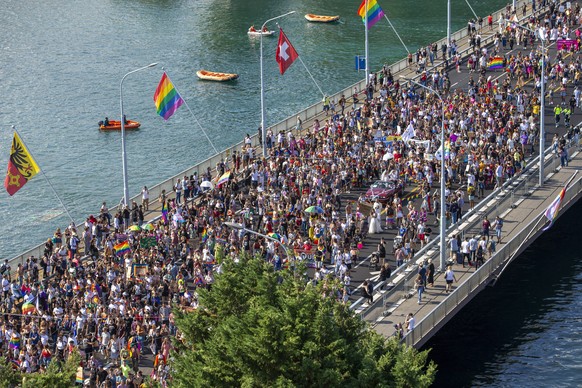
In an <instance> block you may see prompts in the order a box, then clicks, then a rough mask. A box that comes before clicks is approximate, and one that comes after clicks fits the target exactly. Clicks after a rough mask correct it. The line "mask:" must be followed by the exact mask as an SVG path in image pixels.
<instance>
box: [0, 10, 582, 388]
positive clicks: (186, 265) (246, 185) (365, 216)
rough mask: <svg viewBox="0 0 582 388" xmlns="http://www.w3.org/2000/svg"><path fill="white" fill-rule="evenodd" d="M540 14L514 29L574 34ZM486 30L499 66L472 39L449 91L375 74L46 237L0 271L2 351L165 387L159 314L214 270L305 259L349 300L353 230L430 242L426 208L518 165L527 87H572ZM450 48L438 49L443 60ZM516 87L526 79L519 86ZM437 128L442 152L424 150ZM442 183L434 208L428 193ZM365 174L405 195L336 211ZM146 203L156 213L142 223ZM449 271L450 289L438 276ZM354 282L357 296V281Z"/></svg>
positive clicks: (568, 20)
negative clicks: (291, 126) (148, 369)
mask: <svg viewBox="0 0 582 388" xmlns="http://www.w3.org/2000/svg"><path fill="white" fill-rule="evenodd" d="M550 7H551V12H550V13H549V14H548V15H547V16H542V17H532V18H531V19H530V20H529V23H528V24H527V25H528V28H530V29H531V30H537V29H538V28H539V27H545V28H546V30H547V33H548V36H550V37H551V36H553V35H555V34H554V32H553V31H554V30H557V31H558V32H557V36H560V37H567V38H573V36H576V38H577V39H579V33H578V30H575V29H574V28H573V26H574V25H578V24H580V23H579V19H580V8H579V6H578V4H575V5H574V7H573V8H569V9H566V8H564V10H562V6H561V5H558V4H557V3H552V5H551V6H550ZM511 17H512V15H511V14H508V15H506V17H505V19H506V20H511ZM490 24H491V23H489V22H488V25H490ZM484 28H488V27H487V26H485V27H484ZM478 31H479V30H477V29H476V28H475V29H472V30H471V34H478ZM500 34H501V38H500V39H499V41H502V40H503V35H505V34H508V35H509V36H510V39H511V38H513V39H515V40H516V43H517V44H518V45H523V50H522V51H519V52H518V53H516V54H511V55H509V56H508V57H507V56H505V55H504V47H500V46H499V44H497V42H496V43H495V44H494V45H493V47H492V48H489V49H486V48H484V47H480V45H479V44H475V45H473V50H474V54H473V57H474V58H475V59H474V60H473V61H472V63H471V62H469V64H468V66H469V67H468V69H466V70H465V69H464V68H463V66H462V65H461V64H459V66H456V68H457V69H458V70H459V71H470V72H471V74H472V77H471V79H470V80H469V83H468V84H467V85H463V86H460V87H458V88H451V84H450V81H449V78H448V74H447V71H454V68H453V67H448V68H446V67H444V66H441V67H440V68H436V69H434V70H433V71H432V73H431V75H430V76H426V77H423V76H422V74H423V72H424V71H427V70H426V69H425V68H424V67H423V68H422V69H420V74H421V77H420V81H419V82H421V83H422V85H424V86H426V87H428V88H431V89H434V90H435V91H436V92H438V93H439V95H437V94H435V93H428V92H427V90H426V89H423V88H418V87H415V85H414V84H412V83H402V82H401V81H400V80H398V79H395V77H394V76H393V75H392V74H391V72H390V70H389V69H388V68H386V67H385V68H384V69H382V71H380V72H379V73H377V74H370V77H369V86H368V87H367V88H366V89H365V90H363V91H359V90H355V91H354V94H353V95H352V96H348V97H346V96H342V97H341V98H340V99H338V100H337V101H335V100H333V99H330V98H329V97H326V99H324V113H323V114H322V115H321V116H320V118H318V119H315V120H314V122H313V123H312V124H310V125H309V126H308V127H307V128H303V125H304V124H303V123H302V122H301V121H300V120H298V125H297V127H298V128H296V129H295V130H290V131H286V132H279V133H273V132H272V131H270V130H269V131H268V133H267V136H266V146H267V150H268V154H269V157H268V158H261V157H258V156H257V155H256V153H255V150H254V147H253V145H252V140H251V139H250V137H249V141H248V142H247V141H245V144H246V147H245V148H244V149H243V150H242V151H241V152H234V153H233V154H232V155H230V156H229V157H228V158H226V159H224V160H222V161H221V162H220V163H219V164H218V165H217V166H216V169H215V170H211V169H210V168H209V169H208V171H206V172H205V173H203V174H201V175H200V176H198V175H191V176H184V177H183V178H182V179H180V180H178V181H177V182H176V185H175V186H174V190H173V191H174V192H173V193H166V192H162V194H161V195H160V196H159V198H157V199H152V198H150V196H149V192H148V190H147V188H146V187H144V190H143V191H142V203H141V204H137V203H135V202H134V203H132V204H129V206H128V207H126V208H123V209H121V210H120V211H119V212H117V213H116V214H110V212H109V209H108V208H107V205H106V204H105V203H104V204H103V206H102V207H101V211H100V214H99V215H97V216H90V217H88V218H87V220H86V222H85V224H84V225H82V226H76V225H74V224H71V225H70V226H69V227H68V228H66V229H65V230H64V231H61V230H60V229H59V230H56V231H55V234H54V236H52V238H50V239H49V240H47V242H46V245H45V251H44V255H43V257H30V258H29V259H27V261H26V262H25V263H23V264H19V265H18V267H17V268H10V265H8V263H5V264H4V265H2V267H0V274H1V280H0V282H1V286H2V291H3V294H2V296H3V297H2V304H1V307H0V310H1V313H2V314H3V315H2V320H1V321H0V349H1V351H2V354H3V355H4V356H6V357H7V358H9V359H10V360H11V361H12V362H13V363H14V365H15V367H18V368H19V369H20V370H22V371H24V372H36V371H39V370H40V371H42V370H43V369H44V368H46V367H47V365H48V364H49V363H50V362H51V360H54V359H63V358H64V357H66V356H67V354H68V353H69V352H71V351H73V350H76V349H77V350H80V351H81V352H82V355H83V361H84V367H85V369H86V370H87V371H88V373H89V374H90V379H91V382H92V384H94V385H97V386H101V384H103V386H114V387H119V386H139V384H141V382H142V381H143V376H142V374H141V372H140V371H139V368H138V367H139V363H140V359H141V357H142V355H143V354H144V353H151V354H152V355H153V358H154V366H153V371H152V373H151V377H152V378H153V379H155V380H157V381H159V382H161V383H165V382H166V381H167V380H168V379H169V378H171V374H170V372H171V369H170V366H169V365H168V361H169V359H170V357H171V349H172V341H171V337H174V338H176V340H178V341H179V340H180V333H179V330H177V328H176V326H175V323H174V316H173V312H172V311H173V309H174V308H182V309H185V310H192V309H196V308H197V307H198V299H197V293H196V290H197V289H198V288H206V289H208V290H210V289H211V288H212V285H213V283H214V280H215V276H219V274H220V272H221V265H220V263H221V262H222V261H223V260H227V259H231V260H235V261H237V260H240V257H241V256H242V255H244V254H248V255H260V256H261V257H264V259H265V260H267V261H269V262H271V263H273V266H274V267H275V269H277V270H283V269H284V268H286V267H294V266H295V261H296V260H299V259H300V258H301V259H304V260H307V261H308V264H309V265H311V266H313V267H314V268H315V269H314V277H313V281H314V282H321V283H323V284H324V287H323V288H324V289H325V290H326V291H325V292H326V296H329V297H333V298H337V300H339V301H341V302H342V303H348V301H349V295H350V293H351V292H352V288H351V285H350V283H351V278H350V271H351V269H352V267H353V265H354V263H356V262H357V261H358V260H359V259H360V258H359V257H358V254H359V250H360V249H361V248H362V244H363V243H364V238H365V235H366V234H367V233H368V232H369V233H375V232H380V231H381V230H382V229H383V228H395V229H396V230H397V232H398V233H397V234H398V238H397V239H398V244H394V249H393V252H392V253H393V254H394V258H395V261H396V265H398V266H399V265H402V264H403V263H404V262H406V261H408V260H410V259H411V258H412V257H413V255H414V251H415V250H416V249H418V248H419V247H421V246H422V245H423V244H425V243H426V242H427V241H428V240H429V239H430V232H431V227H430V226H431V225H433V226H434V225H435V222H438V217H436V214H437V209H438V208H439V204H440V201H445V202H446V205H447V224H449V225H451V224H454V223H456V222H459V220H460V219H461V218H462V217H463V212H464V211H465V210H466V209H467V208H468V207H469V208H472V207H473V206H474V205H475V202H476V200H477V199H480V198H483V197H484V195H485V190H486V189H493V188H494V187H499V186H500V185H502V184H503V182H504V181H505V180H506V179H508V178H511V177H513V176H514V175H516V174H519V173H520V171H521V170H522V169H523V168H524V167H525V160H526V157H527V156H528V155H530V154H531V153H532V152H533V148H534V142H535V139H537V137H538V136H537V133H536V132H537V125H536V122H537V121H538V118H539V97H538V95H539V93H538V89H539V87H540V84H541V82H543V81H542V80H546V82H547V83H548V88H547V90H552V85H553V83H555V84H556V85H558V84H559V85H564V90H565V89H566V85H567V84H568V83H572V82H573V83H574V84H576V85H577V83H578V82H579V74H580V71H582V69H580V63H579V61H578V60H577V57H576V56H575V55H572V56H570V55H569V54H570V52H567V51H558V54H557V56H556V57H555V58H549V57H545V61H546V62H545V63H546V66H545V68H546V74H545V75H543V76H542V74H541V66H540V64H541V61H542V60H544V59H542V54H541V53H540V52H539V51H538V50H536V49H535V47H534V45H533V43H534V42H533V40H535V39H538V38H539V37H537V36H535V35H528V34H527V33H524V32H523V31H521V30H520V29H519V28H511V25H510V23H509V22H508V24H507V25H505V24H504V27H503V31H502V32H500ZM475 42H476V41H475ZM577 47H579V46H577ZM430 50H431V52H432V50H433V47H432V46H431V49H430ZM577 52H578V51H577V48H576V49H575V52H574V54H577ZM456 54H457V53H456V52H453V51H450V52H448V51H447V50H445V54H443V55H445V57H447V58H452V57H455V58H457V55H456ZM422 55H423V54H420V55H419V56H418V60H417V62H418V63H420V60H421V59H422ZM497 55H502V56H504V57H506V58H505V71H507V75H508V77H506V78H504V79H502V80H495V81H492V80H491V77H487V75H488V70H487V63H488V60H489V58H490V57H492V56H497ZM483 57H484V58H485V60H482V58H483ZM469 58H471V56H470V57H469ZM455 60H456V61H457V62H456V63H458V62H459V61H460V57H459V58H457V59H455ZM424 66H425V67H426V62H425V65H424ZM473 71H474V73H473ZM528 82H533V84H534V87H533V88H532V89H531V90H529V91H528V89H527V88H525V84H527V83H528ZM579 95H580V93H578V94H577V95H576V94H575V93H573V95H572V98H573V100H574V102H575V103H574V104H573V105H570V104H569V101H570V99H568V96H567V95H566V96H562V95H560V96H557V97H559V98H556V97H555V96H553V95H552V94H551V93H548V96H547V98H548V100H547V101H548V102H555V103H557V104H559V105H561V106H562V104H563V106H568V107H570V108H571V109H572V110H574V109H579V108H580V104H579V102H580V101H579ZM439 96H440V98H442V100H441V99H440V98H439ZM348 101H350V102H351V103H348ZM567 104H568V105H567ZM442 117H444V120H445V121H444V123H443V122H442V121H441V120H442ZM442 127H444V130H445V138H446V140H445V144H444V150H445V151H444V154H441V153H439V152H438V150H439V148H440V146H441V144H440V140H439V139H440V131H441V128H442ZM386 139H391V140H386ZM566 160H567V158H566ZM443 161H444V163H445V176H444V177H441V176H440V163H443ZM441 179H444V180H445V182H446V187H447V190H446V192H445V198H439V194H438V190H434V191H433V189H434V186H435V184H436V183H438V182H439V181H440V180H441ZM374 180H382V181H392V182H395V184H397V185H401V187H403V188H404V189H406V188H407V187H411V186H412V187H415V190H416V192H417V193H418V196H419V197H420V200H419V201H416V202H413V201H411V200H408V201H407V200H406V198H405V197H404V196H403V195H402V194H401V193H397V194H394V195H393V196H392V197H390V198H387V199H385V200H383V201H382V202H380V200H377V201H374V203H370V204H369V205H365V204H362V203H360V202H359V201H355V202H350V201H345V195H344V193H346V192H351V191H354V190H357V189H362V188H364V187H366V185H367V184H368V183H369V182H372V181H374ZM404 192H405V193H406V191H404ZM361 200H362V201H364V198H363V197H362V198H361ZM156 201H157V203H158V204H159V205H161V207H162V214H161V217H160V218H159V219H156V220H154V221H150V222H149V223H146V222H145V218H146V216H147V215H148V212H149V211H151V210H150V207H153V206H152V205H153V204H154V203H156ZM225 222H229V223H231V224H229V225H230V226H228V225H225ZM376 222H377V223H376ZM233 225H234V226H236V225H240V226H241V227H240V228H239V227H233ZM247 230H252V231H256V232H258V233H260V234H263V235H266V236H268V237H269V238H263V237H260V236H257V235H256V234H253V233H249V232H248V231H247ZM487 241H489V240H487ZM479 244H480V243H479V242H477V246H479ZM381 245H382V246H381V247H380V246H379V248H378V251H379V252H381V251H382V249H383V251H384V253H383V254H381V253H379V255H380V257H381V262H380V266H381V267H382V271H383V274H384V277H385V278H386V276H388V277H389V271H390V263H388V260H387V259H386V257H387V256H386V246H385V243H384V242H383V241H382V243H381ZM462 247H463V242H462V241H461V242H460V243H459V247H458V248H459V249H462ZM450 248H451V251H453V250H454V247H453V246H452V245H451V247H450ZM462 253H464V252H462ZM490 254H491V252H490ZM455 255H456V252H455ZM471 258H472V256H470V253H469V259H471ZM473 259H475V260H476V258H475V257H473ZM470 262H471V260H470ZM464 263H465V261H464V260H463V264H464ZM427 268H429V271H428V273H427V274H426V275H425V276H420V280H418V282H420V283H421V284H420V285H421V286H422V287H423V288H422V289H423V290H424V287H425V286H427V285H430V286H432V281H433V279H432V278H431V277H430V275H431V271H430V263H427ZM432 273H433V274H434V266H433V270H432ZM449 277H450V278H451V281H452V279H454V275H453V274H452V272H451V276H449ZM449 277H447V283H448V280H449ZM449 286H450V284H448V285H447V288H449ZM364 288H365V291H366V293H368V294H369V295H368V297H369V299H370V302H372V295H371V293H370V292H369V289H370V287H369V285H368V284H366V285H365V287H364ZM421 300H422V293H421V292H419V303H420V302H421ZM413 325H414V323H412V324H410V322H408V326H409V327H410V326H413ZM89 371H90V372H89ZM123 384H124V385H123Z"/></svg>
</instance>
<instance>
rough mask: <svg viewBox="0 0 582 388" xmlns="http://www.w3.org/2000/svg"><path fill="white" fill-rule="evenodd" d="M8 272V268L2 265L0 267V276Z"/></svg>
mask: <svg viewBox="0 0 582 388" xmlns="http://www.w3.org/2000/svg"><path fill="white" fill-rule="evenodd" d="M7 270H8V266H7V265H6V264H2V266H0V274H2V275H4V272H6V271H7Z"/></svg>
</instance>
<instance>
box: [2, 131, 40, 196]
mask: <svg viewBox="0 0 582 388" xmlns="http://www.w3.org/2000/svg"><path fill="white" fill-rule="evenodd" d="M39 172H40V168H38V165H37V164H36V162H35V161H34V159H33V158H32V155H30V153H29V152H28V150H27V149H26V146H25V145H24V143H23V142H22V140H21V139H20V136H18V133H16V132H14V138H13V139H12V148H11V150H10V158H9V159H8V169H7V171H6V178H4V187H5V188H6V191H7V192H8V194H10V195H11V196H12V195H14V193H16V192H17V191H18V190H20V189H21V188H22V186H24V185H25V184H26V182H28V181H29V180H30V179H31V178H32V177H33V176H35V175H36V174H38V173H39Z"/></svg>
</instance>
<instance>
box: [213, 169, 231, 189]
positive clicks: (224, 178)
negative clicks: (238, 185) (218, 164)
mask: <svg viewBox="0 0 582 388" xmlns="http://www.w3.org/2000/svg"><path fill="white" fill-rule="evenodd" d="M229 180H230V171H227V172H225V173H224V174H222V176H221V177H220V178H218V182H216V186H220V185H223V184H225V183H226V182H228V181H229Z"/></svg>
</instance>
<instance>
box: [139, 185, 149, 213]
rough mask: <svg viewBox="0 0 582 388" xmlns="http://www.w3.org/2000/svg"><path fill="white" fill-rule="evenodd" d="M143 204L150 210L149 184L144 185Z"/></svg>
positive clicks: (144, 207) (144, 208)
mask: <svg viewBox="0 0 582 388" xmlns="http://www.w3.org/2000/svg"><path fill="white" fill-rule="evenodd" d="M141 204H142V206H143V210H148V209H149V208H150V192H149V190H148V188H147V186H144V187H143V189H141Z"/></svg>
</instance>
